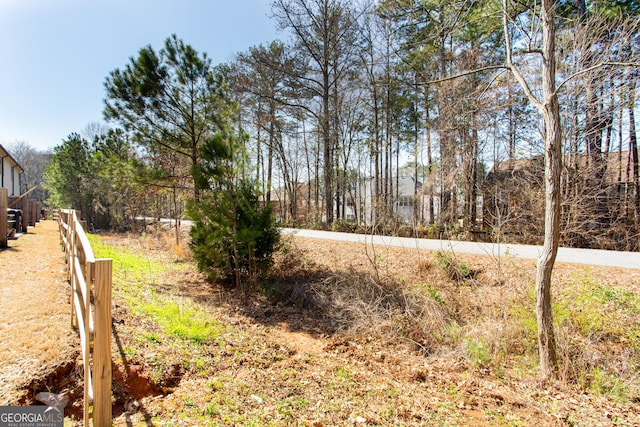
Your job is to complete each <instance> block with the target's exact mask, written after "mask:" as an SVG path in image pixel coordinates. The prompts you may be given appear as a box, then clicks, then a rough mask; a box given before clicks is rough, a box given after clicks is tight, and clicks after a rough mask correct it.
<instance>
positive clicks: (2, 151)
mask: <svg viewBox="0 0 640 427" xmlns="http://www.w3.org/2000/svg"><path fill="white" fill-rule="evenodd" d="M0 158H2V159H5V158H8V159H9V161H10V162H11V163H13V166H15V167H17V168H18V169H20V172H24V169H23V168H22V166H20V163H18V161H17V160H16V159H14V158H13V157H12V156H11V154H10V153H9V152H8V151H7V150H6V149H5V148H4V147H3V146H2V144H0Z"/></svg>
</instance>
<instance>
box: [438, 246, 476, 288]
mask: <svg viewBox="0 0 640 427" xmlns="http://www.w3.org/2000/svg"><path fill="white" fill-rule="evenodd" d="M435 257H436V264H437V266H438V268H440V269H441V270H443V271H444V272H445V273H447V275H448V276H449V278H450V279H451V280H454V281H456V282H462V281H465V280H468V279H472V278H473V277H474V276H475V272H474V271H473V270H471V269H470V268H469V267H468V266H467V264H465V263H464V262H463V261H459V260H458V259H457V258H456V257H455V255H454V254H453V253H452V252H443V251H437V252H436V255H435Z"/></svg>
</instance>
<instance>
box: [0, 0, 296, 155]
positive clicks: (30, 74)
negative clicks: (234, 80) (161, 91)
mask: <svg viewBox="0 0 640 427" xmlns="http://www.w3.org/2000/svg"><path fill="white" fill-rule="evenodd" d="M271 1H272V0H0V144H2V145H5V146H6V145H7V144H11V143H14V142H18V141H23V142H26V143H28V144H29V145H31V146H32V147H34V148H36V149H38V150H47V149H50V148H53V147H54V146H56V145H59V144H60V143H61V142H62V140H64V139H66V138H67V136H68V135H69V134H71V133H72V132H82V131H83V129H85V128H86V127H87V125H89V124H90V123H94V122H104V119H103V116H102V110H103V105H104V103H103V99H104V95H105V90H104V82H105V79H106V77H107V76H108V75H109V72H110V71H112V70H114V69H116V68H123V67H124V66H125V65H126V64H127V62H128V61H129V58H131V57H134V56H137V53H138V51H139V50H140V48H142V47H144V46H147V45H151V46H153V47H154V49H156V50H160V49H161V48H162V45H163V43H164V40H165V39H166V38H167V37H169V36H170V35H171V34H174V33H175V34H176V35H177V36H178V38H180V39H182V40H183V41H184V42H185V43H187V44H190V45H191V46H193V47H194V48H195V49H196V50H197V51H199V52H206V53H207V55H208V56H209V57H210V58H211V59H212V62H213V64H218V63H222V62H227V61H229V60H231V59H232V58H233V57H234V55H235V54H236V53H239V52H245V51H247V50H248V49H249V47H251V46H256V45H259V44H261V43H262V44H265V43H269V42H270V41H272V40H275V39H284V38H285V36H284V35H283V34H282V33H281V32H278V31H277V30H276V26H275V21H274V20H273V19H271V18H270V15H271Z"/></svg>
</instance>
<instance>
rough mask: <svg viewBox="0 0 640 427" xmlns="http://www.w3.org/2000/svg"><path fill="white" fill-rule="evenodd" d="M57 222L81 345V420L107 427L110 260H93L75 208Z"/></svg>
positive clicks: (91, 251)
mask: <svg viewBox="0 0 640 427" xmlns="http://www.w3.org/2000/svg"><path fill="white" fill-rule="evenodd" d="M58 221H59V229H60V237H61V242H62V247H63V250H64V251H65V260H66V261H67V266H68V271H69V282H70V284H71V288H72V292H71V298H72V304H71V313H72V319H71V324H72V326H73V325H74V323H75V325H76V326H77V327H78V332H79V334H80V342H81V346H82V359H83V364H84V383H85V387H84V402H83V421H84V425H85V426H89V424H90V421H91V420H93V425H94V426H109V425H111V415H112V414H111V376H112V374H111V369H112V368H111V285H112V261H111V259H98V260H96V259H95V257H94V254H93V250H92V249H91V244H90V242H89V239H88V238H87V236H86V233H85V231H84V229H83V227H82V225H81V223H80V221H79V220H78V212H77V211H69V210H61V211H60V212H59V213H58ZM92 296H93V305H92V304H91V301H92V298H91V297H92ZM91 407H92V408H93V410H92V411H91V410H90V408H91Z"/></svg>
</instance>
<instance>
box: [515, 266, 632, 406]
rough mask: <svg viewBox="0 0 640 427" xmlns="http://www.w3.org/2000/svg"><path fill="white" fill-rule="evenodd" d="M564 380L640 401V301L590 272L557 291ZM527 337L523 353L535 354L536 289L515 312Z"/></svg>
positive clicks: (555, 311)
mask: <svg viewBox="0 0 640 427" xmlns="http://www.w3.org/2000/svg"><path fill="white" fill-rule="evenodd" d="M553 291H554V295H553V301H554V302H553V307H552V312H553V316H554V327H555V332H556V341H557V353H558V357H559V365H560V375H561V377H562V379H564V380H565V381H568V382H573V383H576V384H579V385H580V386H582V387H585V388H587V389H590V390H592V391H593V392H596V393H598V394H604V395H609V396H611V397H613V398H615V399H617V400H620V401H627V400H637V399H639V398H640V297H638V296H637V295H636V294H635V293H633V292H631V291H626V290H624V289H622V288H620V287H617V286H610V285H607V286H605V285H603V284H601V283H598V282H597V281H596V280H595V279H593V278H592V277H591V276H590V275H589V271H588V270H583V271H581V272H579V273H576V274H573V275H572V276H570V277H569V278H568V279H567V280H566V282H565V283H563V284H562V286H555V287H554V288H553ZM512 314H513V315H514V317H515V318H516V319H518V321H519V323H520V325H521V327H522V330H523V332H524V336H523V338H522V340H523V344H524V345H523V347H524V348H526V349H527V351H529V352H531V353H533V352H535V349H536V345H537V342H536V334H537V324H536V318H535V311H534V293H533V287H531V288H530V290H529V292H528V293H527V294H526V295H523V297H522V298H521V300H520V301H519V302H518V304H516V305H514V306H513V308H512Z"/></svg>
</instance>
